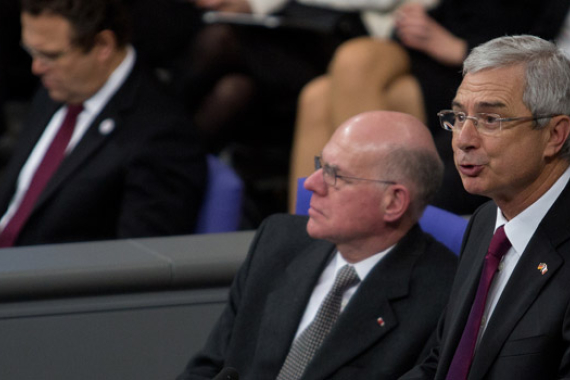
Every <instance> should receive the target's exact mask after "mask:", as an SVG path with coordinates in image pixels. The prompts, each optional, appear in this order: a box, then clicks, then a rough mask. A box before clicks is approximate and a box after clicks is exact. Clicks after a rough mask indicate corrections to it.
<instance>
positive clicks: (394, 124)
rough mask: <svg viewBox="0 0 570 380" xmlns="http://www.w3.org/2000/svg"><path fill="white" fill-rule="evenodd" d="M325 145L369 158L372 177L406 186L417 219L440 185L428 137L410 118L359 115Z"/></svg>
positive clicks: (396, 114)
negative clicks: (373, 173)
mask: <svg viewBox="0 0 570 380" xmlns="http://www.w3.org/2000/svg"><path fill="white" fill-rule="evenodd" d="M329 143H330V144H335V145H337V146H339V147H340V148H342V149H350V150H351V151H352V152H353V154H355V155H363V156H364V155H367V156H369V157H370V165H371V167H372V168H374V171H375V172H376V173H377V174H376V177H378V178H385V179H389V180H391V181H394V182H398V183H402V184H404V185H406V186H407V187H408V189H409V190H410V192H411V195H412V199H411V203H412V207H413V208H414V210H413V211H414V212H413V214H415V215H416V216H417V217H418V218H419V215H420V214H421V212H422V211H423V209H424V208H425V206H426V205H427V204H428V203H429V202H430V201H431V200H432V199H433V197H434V196H435V193H436V192H437V190H438V188H439V186H440V184H441V181H442V176H443V164H442V162H441V159H440V158H439V155H438V153H437V150H436V147H435V143H434V141H433V138H432V135H431V133H430V131H429V130H428V128H427V127H426V126H425V125H424V124H423V123H422V122H421V121H419V120H418V119H416V118H415V117H413V116H411V115H408V114H404V113H399V112H388V111H371V112H365V113H361V114H359V115H357V116H354V117H352V118H350V119H349V120H347V121H346V122H345V123H344V124H342V125H341V126H340V127H339V128H338V129H337V130H336V132H335V133H334V135H333V136H332V138H331V140H330V141H329Z"/></svg>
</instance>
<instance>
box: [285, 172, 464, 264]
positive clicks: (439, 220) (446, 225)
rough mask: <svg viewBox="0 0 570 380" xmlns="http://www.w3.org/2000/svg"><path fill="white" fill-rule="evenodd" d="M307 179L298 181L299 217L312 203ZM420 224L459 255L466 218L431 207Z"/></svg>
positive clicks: (428, 207) (425, 212) (296, 206)
mask: <svg viewBox="0 0 570 380" xmlns="http://www.w3.org/2000/svg"><path fill="white" fill-rule="evenodd" d="M305 179H306V178H298V179H297V202H296V204H295V213H296V214H298V215H307V213H308V212H309V206H310V203H311V195H312V192H310V191H309V190H307V189H305V188H304V187H303V184H304V183H305ZM419 224H420V227H421V228H422V230H424V231H425V232H427V233H429V234H431V235H432V236H433V237H434V238H435V239H436V240H438V241H439V242H440V243H442V244H443V245H445V246H446V247H447V248H449V249H450V250H451V251H452V252H454V253H455V254H457V255H458V254H459V252H460V251H461V243H462V241H463V234H464V233H465V229H466V228H467V220H466V219H465V218H463V217H461V216H459V215H456V214H454V213H451V212H449V211H446V210H443V209H441V208H438V207H435V206H431V205H430V206H427V207H426V209H425V211H424V214H423V215H422V217H421V219H420V220H419Z"/></svg>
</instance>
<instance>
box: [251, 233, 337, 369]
mask: <svg viewBox="0 0 570 380" xmlns="http://www.w3.org/2000/svg"><path fill="white" fill-rule="evenodd" d="M334 252H335V247H334V245H333V244H332V243H329V242H325V241H320V240H319V241H316V247H315V246H314V245H310V246H308V247H306V248H305V249H304V250H303V252H299V254H296V256H295V259H294V260H293V261H292V262H291V263H290V264H289V265H288V266H287V267H286V268H285V269H284V274H283V276H282V279H281V280H280V281H279V282H278V283H277V285H276V286H275V290H273V291H272V292H271V293H270V294H269V295H268V297H267V302H266V304H265V307H264V310H263V311H262V312H263V319H262V321H261V326H260V331H259V335H258V336H259V339H258V343H257V349H256V353H255V357H256V361H257V362H258V363H257V364H256V365H255V367H256V368H260V374H263V376H262V377H264V378H275V377H277V374H278V373H279V370H280V369H281V365H282V364H283V362H284V361H285V358H286V356H287V353H288V352H289V347H290V346H291V343H292V341H293V338H294V336H295V333H296V332H297V329H298V327H299V323H300V321H301V318H302V316H303V313H304V311H305V308H306V306H307V303H308V301H309V298H310V297H311V294H312V292H313V288H314V287H315V284H316V282H317V281H318V279H319V277H320V275H321V273H322V271H323V270H324V267H325V266H326V264H327V263H328V261H329V259H330V257H331V256H332V254H333V253H334Z"/></svg>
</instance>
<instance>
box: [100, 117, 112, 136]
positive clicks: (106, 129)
mask: <svg viewBox="0 0 570 380" xmlns="http://www.w3.org/2000/svg"><path fill="white" fill-rule="evenodd" d="M113 129H115V121H113V119H105V120H103V121H102V122H101V124H99V133H100V134H102V135H108V134H109V133H111V132H113Z"/></svg>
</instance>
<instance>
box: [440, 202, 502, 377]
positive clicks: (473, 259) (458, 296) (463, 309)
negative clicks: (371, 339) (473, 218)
mask: <svg viewBox="0 0 570 380" xmlns="http://www.w3.org/2000/svg"><path fill="white" fill-rule="evenodd" d="M488 207H489V212H488V214H489V216H488V217H482V219H484V221H485V222H483V223H482V225H479V226H478V227H473V228H472V229H471V233H470V234H469V242H468V244H467V245H466V249H465V250H464V251H463V252H462V254H461V258H460V260H461V261H460V266H459V269H458V272H457V273H456V281H461V280H462V279H464V280H463V281H462V283H461V284H460V285H459V287H458V288H457V290H456V291H455V294H453V295H452V296H451V297H450V300H451V299H455V300H456V301H455V302H456V304H453V305H451V306H449V307H448V309H449V314H448V315H447V316H446V324H447V325H448V326H449V328H448V331H449V333H448V336H447V337H445V342H446V344H445V345H444V346H443V351H442V353H441V359H440V360H441V363H442V365H441V366H440V367H441V368H448V367H449V364H450V363H451V360H452V359H453V355H454V354H455V350H456V349H457V345H458V344H459V341H460V340H461V336H462V335H463V330H464V329H465V324H466V323H467V318H468V317H469V313H470V312H471V307H472V305H473V300H474V299H475V294H476V292H477V287H478V286H479V279H480V277H481V271H482V268H483V263H484V261H485V256H486V255H487V250H488V248H489V244H490V242H491V238H492V237H493V229H494V223H491V222H489V221H490V220H493V218H494V217H496V209H497V206H496V205H495V204H494V203H492V204H490V206H488Z"/></svg>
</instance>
